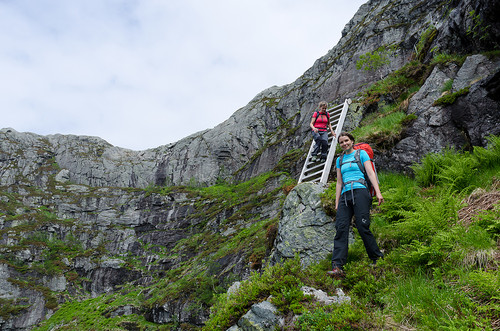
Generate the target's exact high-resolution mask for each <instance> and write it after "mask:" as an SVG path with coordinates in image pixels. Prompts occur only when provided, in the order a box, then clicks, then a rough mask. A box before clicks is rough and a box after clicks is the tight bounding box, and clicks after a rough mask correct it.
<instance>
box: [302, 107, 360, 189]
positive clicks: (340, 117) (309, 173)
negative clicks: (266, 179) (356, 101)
mask: <svg viewBox="0 0 500 331" xmlns="http://www.w3.org/2000/svg"><path fill="white" fill-rule="evenodd" d="M350 104H351V99H346V100H345V101H344V104H343V105H342V104H340V105H337V106H333V107H331V108H329V109H328V110H327V111H328V113H330V123H331V125H332V129H333V130H334V131H335V133H336V134H337V137H338V136H339V135H340V133H341V132H342V127H343V126H344V120H345V116H346V114H347V110H348V109H349V105H350ZM337 137H333V136H332V134H331V133H330V132H328V145H329V149H328V156H327V158H326V161H324V162H320V161H312V160H311V158H312V151H313V150H314V144H315V142H314V140H313V141H312V143H311V147H310V148H309V152H308V153H307V158H306V162H304V167H303V168H302V172H301V174H300V177H299V183H302V182H320V183H321V184H326V182H327V181H328V175H329V174H330V169H331V168H332V164H333V159H334V157H335V150H336V149H337Z"/></svg>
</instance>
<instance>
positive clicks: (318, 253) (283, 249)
mask: <svg viewBox="0 0 500 331" xmlns="http://www.w3.org/2000/svg"><path fill="white" fill-rule="evenodd" d="M324 190H325V187H324V186H322V185H321V184H317V183H302V184H299V185H297V186H296V187H295V188H294V189H293V190H292V191H290V193H289V194H288V196H287V198H286V200H285V203H284V204H283V212H282V217H281V220H280V223H279V228H278V235H277V237H276V241H275V246H274V252H273V253H272V255H271V263H272V264H275V263H277V262H278V261H280V260H283V259H292V258H294V256H295V254H299V255H300V258H301V261H302V264H303V265H304V266H307V265H309V264H311V263H314V262H318V261H319V260H322V259H324V258H325V257H326V256H327V255H328V254H329V253H331V252H332V250H333V238H334V237H335V223H334V222H333V220H332V218H331V217H330V216H328V215H326V213H325V211H324V210H323V207H322V206H321V199H320V194H321V193H322V192H323V191H324Z"/></svg>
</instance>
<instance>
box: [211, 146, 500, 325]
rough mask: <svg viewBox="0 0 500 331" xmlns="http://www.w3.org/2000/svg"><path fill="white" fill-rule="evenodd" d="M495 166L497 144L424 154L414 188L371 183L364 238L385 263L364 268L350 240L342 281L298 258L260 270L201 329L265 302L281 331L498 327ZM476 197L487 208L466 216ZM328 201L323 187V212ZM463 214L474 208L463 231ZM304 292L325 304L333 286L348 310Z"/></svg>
mask: <svg viewBox="0 0 500 331" xmlns="http://www.w3.org/2000/svg"><path fill="white" fill-rule="evenodd" d="M499 158H500V137H490V138H489V146H488V148H486V149H485V148H481V147H476V148H475V149H474V152H473V153H459V152H455V151H452V150H447V151H446V152H445V153H443V154H439V155H438V154H429V155H428V156H426V157H425V158H424V159H423V160H422V163H421V164H416V165H415V166H414V167H413V169H414V172H415V179H412V178H410V177H407V176H404V175H400V174H392V173H381V174H379V176H380V181H381V189H382V194H383V195H384V197H385V198H386V203H385V204H383V205H382V206H381V207H379V208H377V209H376V210H375V212H374V214H373V216H372V217H373V219H372V230H373V232H374V234H375V235H376V236H377V237H378V241H379V243H380V246H381V248H382V249H383V250H384V252H385V255H386V257H385V259H384V260H381V261H379V263H378V264H377V266H376V267H373V266H370V265H369V261H368V258H367V257H366V253H365V252H364V246H363V243H362V241H361V240H360V239H359V236H357V238H356V241H355V243H354V244H353V245H351V247H350V252H349V257H348V264H347V265H346V277H345V278H344V279H342V280H332V279H328V278H325V273H326V271H327V270H328V269H329V267H330V262H329V259H325V260H323V261H321V262H320V263H318V264H316V265H313V266H311V267H309V268H305V269H302V268H301V267H300V261H299V260H298V258H295V259H294V260H289V261H286V262H285V263H283V264H280V265H276V266H274V267H267V268H265V269H264V272H263V273H262V274H258V273H255V274H253V275H252V276H251V277H250V279H249V280H247V281H244V282H243V283H242V286H241V288H240V289H239V291H238V292H237V293H236V294H231V295H228V294H226V293H223V294H220V295H218V296H217V301H216V303H215V305H214V306H213V310H212V311H213V313H212V315H211V317H210V320H209V321H208V322H207V323H206V326H205V328H204V329H205V330H220V329H226V328H228V327H230V326H231V325H232V324H234V323H235V322H236V321H237V320H238V318H239V317H240V316H241V315H243V314H244V313H245V312H246V311H247V310H248V309H249V307H250V306H251V305H252V304H253V303H257V302H259V301H261V300H264V299H265V298H268V297H269V296H270V295H271V296H272V302H273V303H274V304H275V305H276V306H277V307H278V308H279V310H280V311H281V312H282V313H283V314H285V315H286V314H287V313H289V312H293V313H295V314H296V313H300V314H301V315H300V317H299V318H298V319H297V321H296V322H295V323H294V324H290V325H288V327H289V329H292V330H326V329H328V330H329V329H331V330H334V329H341V330H366V329H384V328H385V329H393V328H395V329H400V328H404V327H406V328H413V329H419V330H434V329H443V328H445V329H453V330H462V329H463V330H466V329H482V330H491V329H493V328H494V325H498V323H499V322H500V320H499V319H498V316H500V295H499V292H498V289H499V288H500V275H499V271H498V268H499V264H498V259H497V254H498V247H497V246H496V240H498V238H499V236H500V221H499V220H500V203H499V201H498V196H499V195H500V194H499V193H498V186H499V183H500V179H499V178H497V177H494V176H493V174H498V173H500V162H499ZM492 177H493V181H492V180H491V178H492ZM478 190H480V191H479V192H483V197H487V196H488V194H492V195H495V196H496V198H493V199H491V200H490V202H489V204H488V205H478V206H475V205H474V203H473V202H472V203H469V205H468V206H467V203H465V201H466V200H467V199H468V198H470V196H473V195H474V194H475V193H474V192H478ZM334 197H335V183H332V184H331V185H330V187H329V189H328V190H327V191H326V192H325V193H324V194H323V196H322V202H323V205H325V203H327V204H330V205H331V204H333V202H332V201H328V200H331V199H334ZM466 207H468V208H471V207H472V208H474V207H475V209H473V212H472V214H473V215H472V217H471V218H470V219H468V221H466V219H467V218H466V217H465V216H464V211H466V210H470V209H468V208H466ZM483 208H484V210H483ZM459 215H461V216H459ZM303 285H308V286H312V287H315V288H317V289H322V290H323V291H325V292H327V293H328V294H329V295H333V294H334V291H335V288H336V287H339V286H340V287H341V288H342V289H344V291H345V292H347V294H348V295H349V296H351V298H352V302H351V304H350V305H338V306H336V305H334V306H326V307H325V306H321V305H319V304H318V303H313V302H312V301H310V300H308V298H305V297H304V296H303V295H301V293H299V292H298V291H297V289H298V288H300V287H301V286H303Z"/></svg>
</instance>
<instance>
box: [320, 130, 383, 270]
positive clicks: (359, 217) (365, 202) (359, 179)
mask: <svg viewBox="0 0 500 331" xmlns="http://www.w3.org/2000/svg"><path fill="white" fill-rule="evenodd" d="M338 142H339V145H340V148H342V150H343V151H344V152H343V154H344V156H343V157H342V164H340V160H339V159H340V157H339V158H337V189H336V194H335V208H336V209H337V216H336V220H335V229H336V230H337V232H336V234H335V238H334V240H333V257H332V266H333V269H332V270H331V271H329V272H328V274H329V275H331V276H342V275H343V274H344V271H343V267H344V264H345V263H346V261H347V251H348V244H349V243H348V238H349V225H350V223H351V219H352V216H353V215H354V216H355V217H356V228H357V229H358V233H359V235H360V236H361V239H362V240H363V243H364V245H365V249H366V252H367V253H368V257H369V258H370V259H371V260H372V263H374V264H375V263H376V261H377V260H378V259H380V258H383V257H384V254H382V252H381V251H380V249H379V248H378V245H377V242H376V241H375V237H374V236H373V233H372V232H371V231H370V207H371V204H372V196H371V194H370V192H369V190H368V187H367V185H366V178H365V176H364V174H363V172H362V170H361V169H360V168H359V166H358V164H357V162H356V160H355V153H357V152H358V153H360V154H359V157H360V159H361V162H362V163H363V165H364V168H365V171H366V174H367V176H368V179H369V180H370V182H371V183H372V185H373V188H374V189H375V195H376V197H377V200H378V204H379V205H380V204H381V203H382V202H384V198H383V197H382V194H381V193H380V188H379V186H378V181H377V178H376V175H375V171H374V170H373V168H372V166H371V161H370V157H369V156H368V154H367V153H366V152H365V151H364V150H355V149H354V137H353V136H352V135H351V134H350V133H347V132H342V133H341V134H340V135H339V138H338Z"/></svg>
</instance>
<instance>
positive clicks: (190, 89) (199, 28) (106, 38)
mask: <svg viewBox="0 0 500 331" xmlns="http://www.w3.org/2000/svg"><path fill="white" fill-rule="evenodd" d="M366 1H367V0H307V1H306V0H300V1H299V0H237V1H236V0H210V1H207V0H141V1H139V0H36V1H34V0H0V31H2V32H1V33H0V77H1V78H0V114H1V117H0V128H9V127H10V128H13V129H14V130H16V131H19V132H33V133H36V134H39V135H49V134H57V133H60V134H74V135H85V136H98V137H100V138H102V139H104V140H106V141H107V142H109V143H110V144H112V145H115V146H119V147H123V148H128V149H132V150H145V149H149V148H155V147H158V146H161V145H166V144H169V143H173V142H176V141H178V140H180V139H182V138H184V137H186V136H188V135H190V134H193V133H195V132H198V131H201V130H205V129H210V128H213V127H215V126H216V125H218V124H220V123H222V122H223V121H225V120H226V119H228V118H229V117H230V116H231V115H232V114H233V113H234V112H235V111H237V110H238V109H239V108H241V107H244V106H245V105H246V104H247V103H248V102H250V100H252V99H253V97H255V96H256V95H257V94H258V93H260V92H261V91H263V90H265V89H267V88H269V87H271V86H275V85H276V86H282V85H286V84H289V83H292V82H294V81H295V80H296V79H297V78H298V77H300V76H301V75H302V74H303V73H304V72H305V71H306V70H307V69H309V68H310V67H311V66H312V65H313V64H314V61H316V60H317V59H319V58H320V57H322V56H323V55H325V54H326V53H327V52H328V51H329V50H330V49H332V48H333V47H334V46H335V45H336V44H337V43H338V41H339V40H340V38H341V31H342V29H343V28H344V26H345V25H346V24H347V22H349V20H350V19H351V18H352V17H353V16H354V14H355V13H356V11H357V10H358V9H359V7H360V6H361V5H362V4H363V3H365V2H366Z"/></svg>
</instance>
